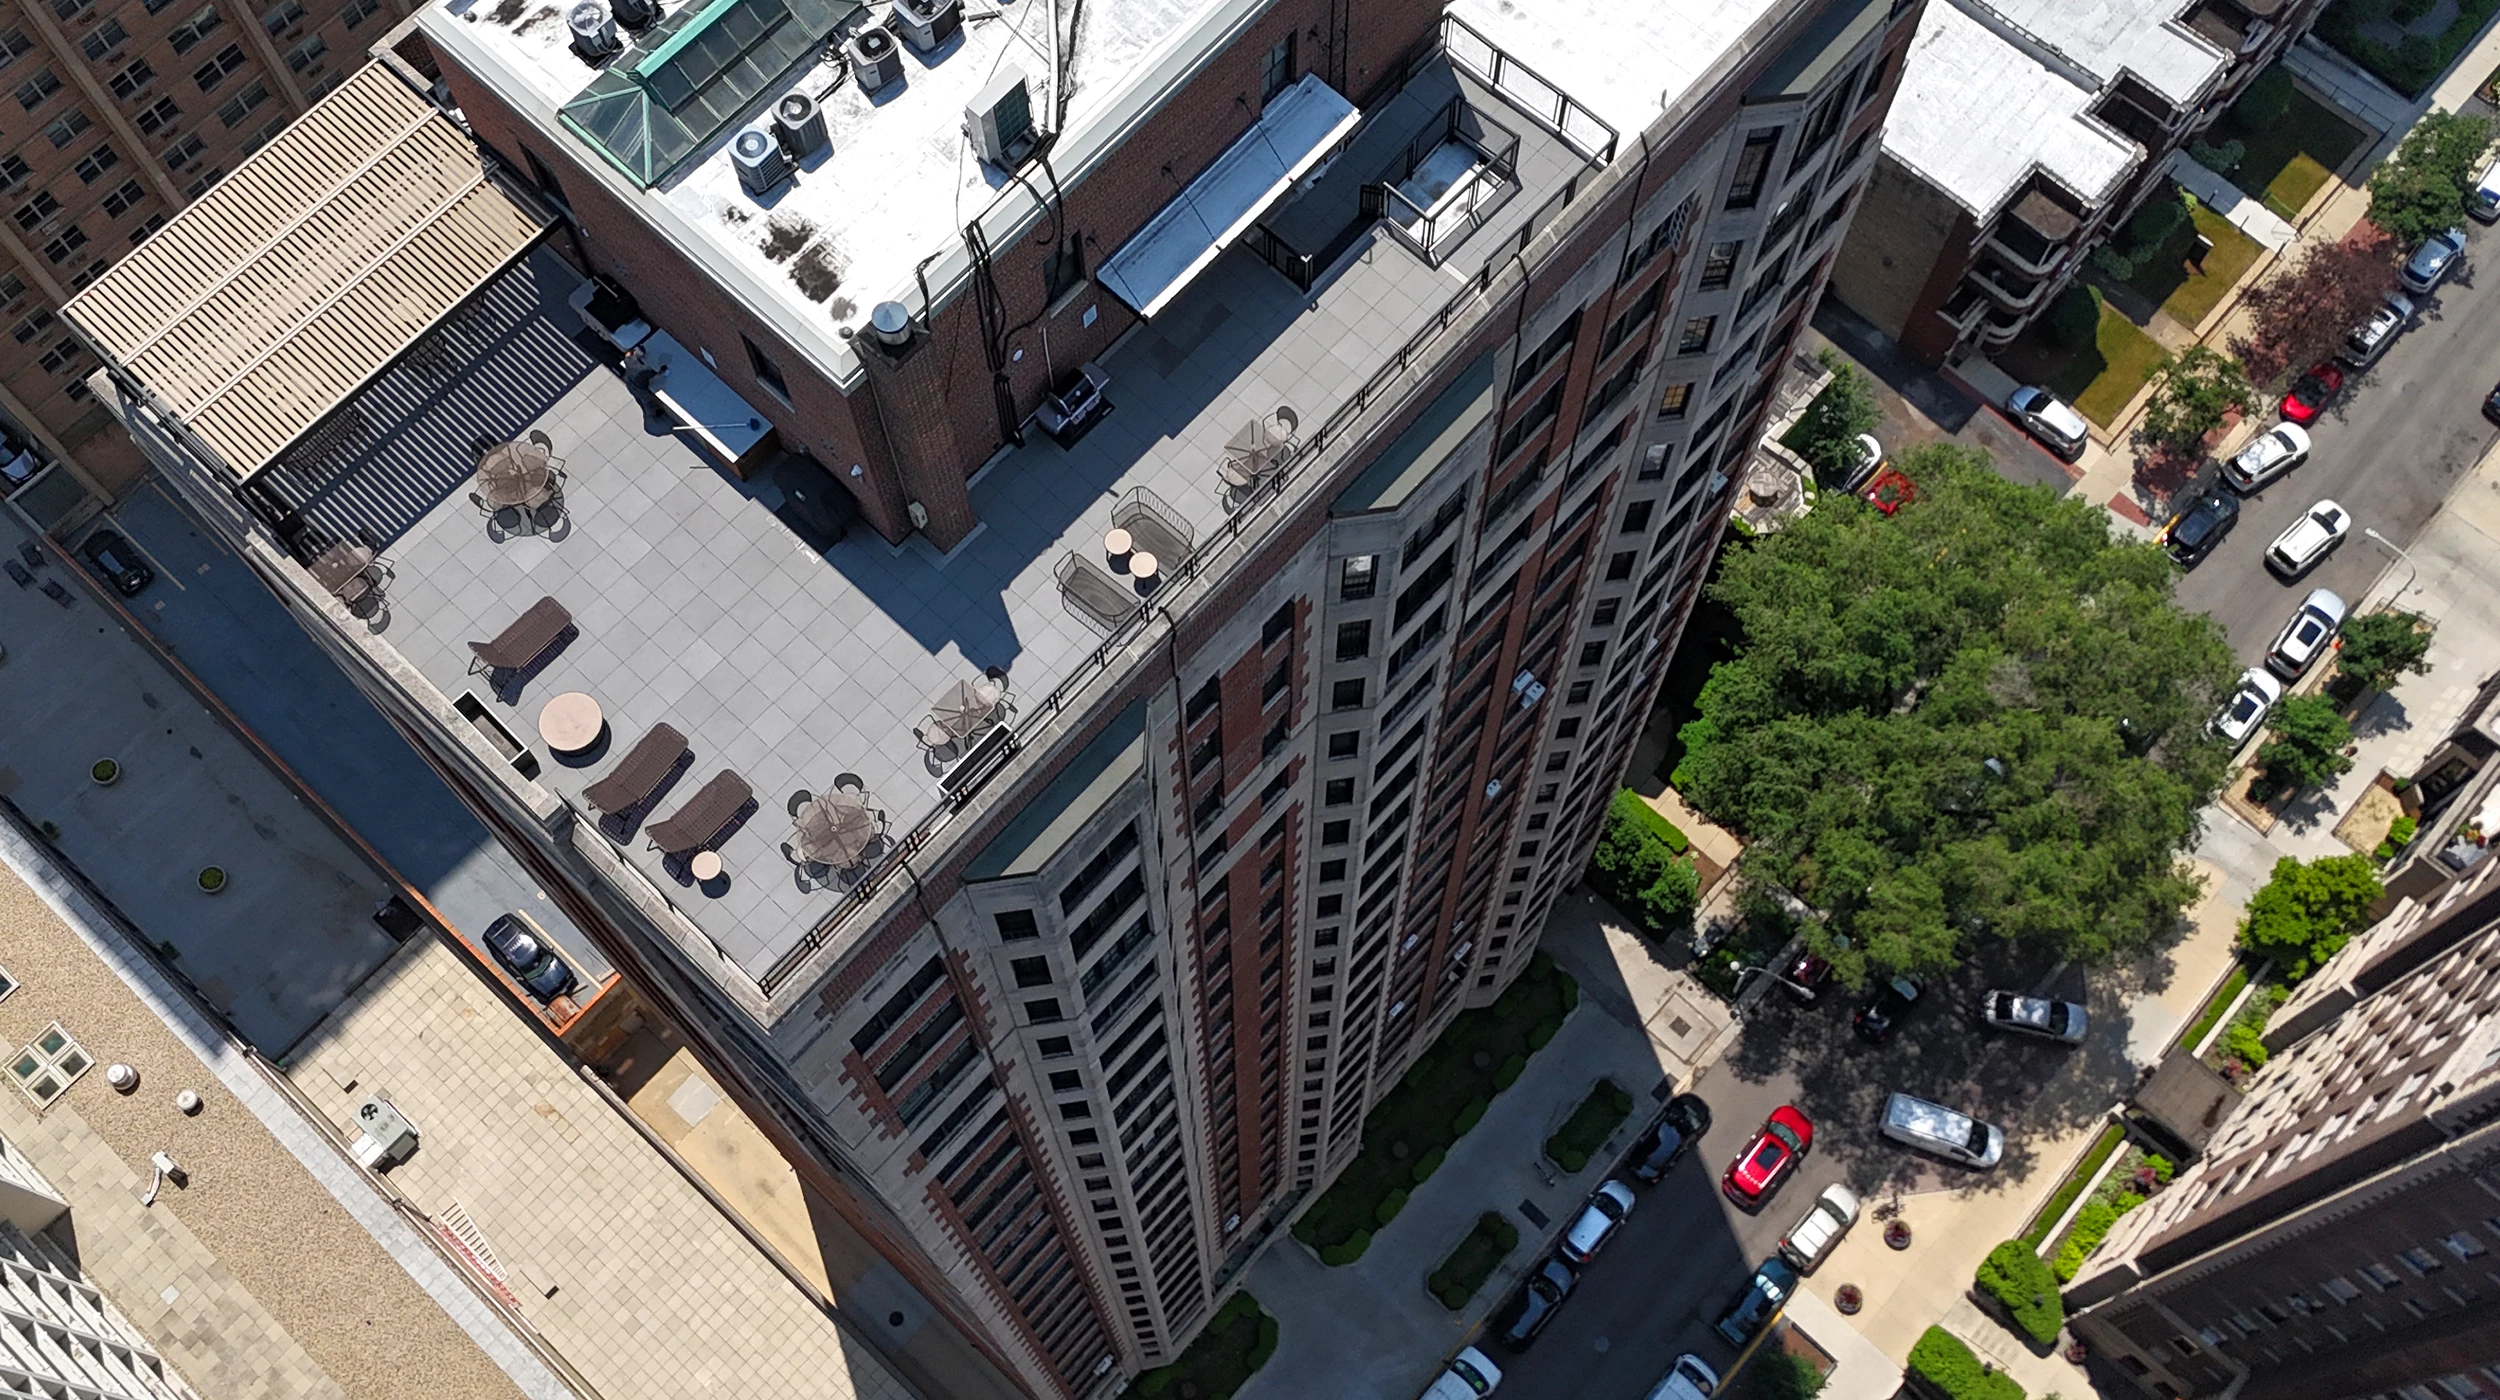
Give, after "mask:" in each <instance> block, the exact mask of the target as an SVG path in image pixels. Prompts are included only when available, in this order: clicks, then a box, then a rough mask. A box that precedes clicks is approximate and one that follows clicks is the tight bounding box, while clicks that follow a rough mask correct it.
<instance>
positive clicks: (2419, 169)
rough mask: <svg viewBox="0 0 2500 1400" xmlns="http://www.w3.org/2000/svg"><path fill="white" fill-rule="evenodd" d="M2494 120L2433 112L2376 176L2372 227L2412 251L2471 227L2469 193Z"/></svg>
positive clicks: (2373, 175) (2372, 181)
mask: <svg viewBox="0 0 2500 1400" xmlns="http://www.w3.org/2000/svg"><path fill="white" fill-rule="evenodd" d="M2490 144H2491V120H2490V118H2488V117H2477V116H2468V115H2466V114H2464V113H2461V112H2457V113H2450V112H2432V113H2430V114H2429V115H2427V116H2425V117H2423V118H2422V120H2420V121H2419V122H2416V123H2415V124H2414V127H2413V130H2411V131H2409V132H2407V133H2405V139H2404V142H2403V144H2402V145H2399V146H2398V147H2396V153H2395V154H2394V155H2392V156H2390V157H2388V158H2387V159H2386V160H2385V161H2382V162H2380V164H2379V168H2378V169H2376V170H2374V171H2372V172H2370V222H2371V223H2374V224H2376V225H2378V226H2379V227H2380V228H2383V229H2385V230H2387V231H2388V232H2389V233H2390V234H2393V235H2394V236H2395V238H2396V241H2397V242H2398V243H2401V244H2403V245H2405V246H2406V247H2407V248H2410V247H2412V246H2413V245H2414V244H2416V243H2419V242H2421V241H2422V240H2423V239H2425V238H2428V237H2430V236H2431V235H2432V234H2434V233H2440V232H2443V231H2445V230H2448V229H2452V228H2456V227H2458V226H2460V225H2462V224H2463V223H2464V222H2465V192H2466V191H2467V190H2468V189H2471V188H2472V187H2473V184H2474V176H2475V173H2476V171H2477V169H2478V168H2479V166H2480V164H2481V162H2482V156H2483V148H2484V147H2485V146H2488V145H2490Z"/></svg>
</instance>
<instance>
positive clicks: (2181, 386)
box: [2144, 345, 2257, 447]
mask: <svg viewBox="0 0 2500 1400" xmlns="http://www.w3.org/2000/svg"><path fill="white" fill-rule="evenodd" d="M2256 392H2257V391H2256V390H2255V389H2253V388H2251V387H2250V386H2249V383H2248V375H2247V374H2246V372H2244V371H2243V370H2241V368H2240V362H2239V361H2237V360H2235V359H2232V358H2231V357H2230V356H2228V355H2225V354H2223V353H2222V352H2221V351H2219V350H2216V349H2214V348H2213V347H2212V346H2210V345H2192V346H2190V347H2188V348H2187V349H2185V350H2182V351H2180V352H2179V353H2178V354H2177V355H2174V356H2172V357H2171V358H2169V359H2167V360H2164V361H2162V362H2161V365H2160V367H2159V368H2157V369H2155V370H2154V371H2153V399H2152V402H2150V403H2148V404H2146V405H2145V407H2144V432H2145V435H2146V436H2148V437H2150V438H2152V439H2154V440H2155V441H2157V442H2166V443H2170V444H2171V445H2173V446H2176V447H2194V446H2196V445H2197V444H2198V443H2199V442H2202V441H2203V440H2204V437H2205V434H2207V433H2210V432H2212V431H2213V430H2214V429H2216V428H2219V427H2221V426H2222V420H2223V418H2224V417H2225V416H2226V415H2228V414H2229V413H2231V412H2232V411H2233V410H2235V409H2246V408H2247V407H2248V404H2249V401H2250V400H2251V399H2253V398H2254V397H2256Z"/></svg>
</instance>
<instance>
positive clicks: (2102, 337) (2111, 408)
mask: <svg viewBox="0 0 2500 1400" xmlns="http://www.w3.org/2000/svg"><path fill="white" fill-rule="evenodd" d="M2217 251H2219V250H2217ZM2093 300H2095V301H2099V302H2100V303H2101V325H2100V329H2099V331H2098V332H2097V333H2096V334H2095V336H2094V343H2093V344H2092V345H2089V346H2085V347H2083V348H2080V349H2075V350H2068V349H2066V348H2065V347H2063V346H2060V345H2056V344H2053V343H2052V342H2051V341H2050V340H2049V338H2048V332H2047V330H2046V329H2045V324H2046V318H2043V319H2042V320H2041V321H2035V322H2033V323H2032V326H2031V328H2030V329H2029V330H2026V331H2024V332H2023V333H2022V336H2021V338H2020V339H2018V340H2016V341H2015V342H2014V343H2013V344H2012V345H2010V346H2008V347H2006V350H2005V353H2004V354H2002V355H2000V356H1998V357H1997V362H1998V363H1999V364H2001V365H2003V366H2004V367H2005V370H2006V372H2007V373H2009V374H2011V375H2013V376H2014V377H2015V378H2017V379H2020V380H2022V381H2024V382H2025V383H2029V384H2039V385H2043V386H2045V387H2046V388H2047V389H2048V391H2049V392H2050V393H2052V394H2055V395H2057V396H2058V397H2059V398H2061V399H2064V400H2065V401H2066V402H2068V403H2070V404H2073V405H2074V406H2075V407H2076V408H2077V409H2079V410H2081V411H2082V413H2083V416H2084V417H2086V418H2089V419H2091V420H2092V421H2093V422H2095V423H2098V424H2100V425H2101V426H2102V427H2104V428H2106V427H2108V426H2109V425H2110V424H2111V423H2113V422H2115V421H2117V418H2118V415H2119V414H2121V413H2123V412H2125V411H2126V407H2127V401H2128V400H2130V399H2132V398H2134V397H2135V395H2136V391H2137V390H2139V389H2142V388H2143V387H2144V381H2145V380H2146V379H2147V378H2149V377H2151V375H2152V373H2153V366H2155V365H2158V364H2160V363H2161V361H2162V348H2161V345H2160V344H2159V343H2158V342H2156V341H2155V340H2154V339H2153V338H2152V337H2151V336H2149V335H2146V334H2145V333H2144V332H2143V331H2142V330H2139V329H2138V328H2137V327H2136V325H2135V323H2134V322H2132V321H2129V320H2128V319H2127V318H2126V317H2125V316H2124V315H2122V314H2120V313H2119V311H2118V309H2117V308H2116V307H2114V306H2111V305H2110V304H2109V303H2108V302H2107V301H2106V300H2103V299H2102V298H2101V296H2100V294H2099V293H2098V292H2097V291H2096V292H2094V293H2093Z"/></svg>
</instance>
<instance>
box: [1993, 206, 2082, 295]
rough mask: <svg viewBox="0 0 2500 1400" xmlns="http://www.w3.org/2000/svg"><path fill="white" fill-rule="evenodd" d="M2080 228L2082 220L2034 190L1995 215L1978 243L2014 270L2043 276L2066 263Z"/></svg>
mask: <svg viewBox="0 0 2500 1400" xmlns="http://www.w3.org/2000/svg"><path fill="white" fill-rule="evenodd" d="M2082 228H2083V220H2082V219H2080V218H2077V217H2076V216H2075V215H2074V214H2072V213H2071V212H2069V211H2068V210H2067V209H2066V208H2065V207H2064V206H2063V205H2060V204H2058V203H2057V202H2056V201H2055V200H2053V199H2050V198H2049V197H2048V195H2046V194H2045V193H2043V192H2041V191H2039V190H2036V189H2035V190H2031V191H2029V192H2027V193H2025V194H2024V195H2023V197H2022V198H2021V199H2019V200H2016V201H2015V202H2014V204H2013V205H2012V207H2010V208H2008V209H2007V210H2006V211H2005V212H2004V213H2003V214H2002V215H2000V216H1998V218H1997V221H1996V222H1995V223H1993V224H1991V225H1989V227H1988V232H1987V234H1986V236H1985V237H1984V238H1983V240H1982V242H1983V243H1985V245H1986V246H1987V247H1989V248H1990V249H1992V250H1994V251H1995V252H1996V254H1997V255H1998V256H1999V257H2002V258H2004V259H2005V260H2006V261H2007V262H2009V263H2011V264H2013V265H2014V266H2015V267H2016V268H2018V269H2021V270H2022V271H2025V272H2030V273H2034V274H2037V275H2039V276H2043V277H2046V276H2048V275H2050V274H2051V273H2054V272H2055V271H2057V269H2058V267H2059V266H2060V265H2061V264H2063V263H2064V262H2065V261H2066V257H2067V254H2069V253H2070V252H2072V251H2073V250H2074V247H2075V234H2076V233H2077V232H2079V231H2080V230H2081V229H2082Z"/></svg>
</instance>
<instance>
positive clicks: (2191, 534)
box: [2162, 491, 2240, 569]
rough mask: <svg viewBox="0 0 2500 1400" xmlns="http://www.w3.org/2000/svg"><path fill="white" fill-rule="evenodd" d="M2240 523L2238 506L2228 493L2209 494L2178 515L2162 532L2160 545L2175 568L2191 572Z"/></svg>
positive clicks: (2216, 492) (2214, 492)
mask: <svg viewBox="0 0 2500 1400" xmlns="http://www.w3.org/2000/svg"><path fill="white" fill-rule="evenodd" d="M2239 523H2240V503H2239V500H2238V498H2236V497H2234V496H2233V495H2232V494H2231V493H2230V492H2228V491H2209V492H2207V493H2206V494H2205V497H2204V499H2202V500H2200V501H2198V502H2197V503H2196V504H2194V505H2192V506H2189V507H2188V508H2187V509H2186V510H2183V511H2181V512H2179V513H2178V515H2177V516H2175V517H2173V518H2172V520H2171V522H2170V528H2169V529H2167V530H2164V531H2162V543H2163V544H2164V545H2165V546H2167V547H2168V548H2169V550H2170V557H2171V558H2173V559H2176V560H2178V561H2179V567H2180V568H2183V569H2193V568H2195V567H2196V566H2197V564H2198V563H2200V562H2201V561H2202V560H2203V559H2204V557H2205V556H2206V555H2208V554H2211V553H2213V552H2214V546H2215V545H2218V544H2220V543H2222V537H2223V536H2225V535H2227V534H2230V533H2231V527H2232V526H2234V525H2237V524H2239Z"/></svg>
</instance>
